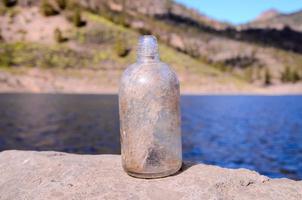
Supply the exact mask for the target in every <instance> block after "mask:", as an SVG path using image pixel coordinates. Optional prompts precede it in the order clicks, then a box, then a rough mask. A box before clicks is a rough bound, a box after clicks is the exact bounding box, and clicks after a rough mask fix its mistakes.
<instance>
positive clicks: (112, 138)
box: [0, 94, 302, 180]
mask: <svg viewBox="0 0 302 200" xmlns="http://www.w3.org/2000/svg"><path fill="white" fill-rule="evenodd" d="M181 108H182V133H183V150H184V152H183V155H184V159H185V160H191V161H198V162H203V163H208V164H215V165H219V166H222V167H228V168H241V167H243V168H248V169H252V170H256V171H258V172H259V173H261V174H264V175H267V176H270V177H273V178H276V177H288V178H292V179H296V180H301V179H302V96H280V97H271V96H183V97H182V99H181ZM6 149H20V150H56V151H64V152H73V153H81V154H99V153H111V154H119V153H120V144H119V124H118V101H117V96H115V95H49V94H1V95H0V150H6Z"/></svg>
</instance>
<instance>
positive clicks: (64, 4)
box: [56, 0, 67, 10]
mask: <svg viewBox="0 0 302 200" xmlns="http://www.w3.org/2000/svg"><path fill="white" fill-rule="evenodd" d="M56 2H57V5H58V6H59V8H60V9H61V10H65V8H66V7H67V0H56Z"/></svg>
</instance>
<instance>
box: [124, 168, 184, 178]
mask: <svg viewBox="0 0 302 200" xmlns="http://www.w3.org/2000/svg"><path fill="white" fill-rule="evenodd" d="M180 168H181V166H180V167H179V168H177V169H172V170H168V171H164V172H159V173H136V172H130V171H127V170H125V171H126V173H127V174H128V175H129V176H132V177H135V178H141V179H155V178H164V177H167V176H171V175H174V174H176V173H177V172H178V171H179V170H180Z"/></svg>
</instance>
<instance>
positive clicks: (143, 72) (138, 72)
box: [122, 62, 178, 81]
mask: <svg viewBox="0 0 302 200" xmlns="http://www.w3.org/2000/svg"><path fill="white" fill-rule="evenodd" d="M141 76H146V77H150V78H152V77H153V78H155V79H157V78H165V79H166V80H169V79H171V78H172V79H176V80H177V81H178V78H177V75H176V73H175V72H174V70H173V69H172V68H171V67H170V66H169V65H168V64H166V63H164V62H156V63H134V64H131V65H129V66H128V67H127V68H126V70H125V71H124V72H123V74H122V81H123V80H127V79H129V78H131V79H136V78H139V77H141Z"/></svg>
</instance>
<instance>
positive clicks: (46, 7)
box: [40, 0, 59, 16]
mask: <svg viewBox="0 0 302 200" xmlns="http://www.w3.org/2000/svg"><path fill="white" fill-rule="evenodd" d="M40 11H41V13H42V14H43V15H44V16H52V15H57V14H58V13H59V12H58V11H57V10H56V9H55V8H54V7H53V6H52V5H51V4H50V3H49V2H48V0H43V1H42V2H41V5H40Z"/></svg>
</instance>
